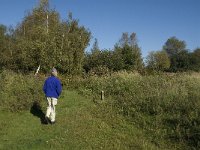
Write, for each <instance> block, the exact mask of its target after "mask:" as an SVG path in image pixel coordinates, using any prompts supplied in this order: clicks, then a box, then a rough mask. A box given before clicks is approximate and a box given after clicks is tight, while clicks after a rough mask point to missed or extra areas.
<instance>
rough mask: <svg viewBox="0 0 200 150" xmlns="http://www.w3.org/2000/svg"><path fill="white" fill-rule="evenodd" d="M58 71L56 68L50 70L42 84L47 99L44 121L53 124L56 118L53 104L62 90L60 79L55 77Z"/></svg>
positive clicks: (55, 103)
mask: <svg viewBox="0 0 200 150" xmlns="http://www.w3.org/2000/svg"><path fill="white" fill-rule="evenodd" d="M57 75H58V72H57V70H56V68H53V69H52V70H51V76H50V77H48V78H47V79H46V80H45V82H44V86H43V91H44V93H45V96H46V99H47V104H48V106H47V111H46V116H45V118H46V121H47V123H51V124H54V123H55V118H56V110H55V106H56V105H57V102H58V98H59V96H60V94H61V92H62V85H61V81H60V80H59V79H58V78H57Z"/></svg>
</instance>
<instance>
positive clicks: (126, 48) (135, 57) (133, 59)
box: [115, 33, 143, 70]
mask: <svg viewBox="0 0 200 150" xmlns="http://www.w3.org/2000/svg"><path fill="white" fill-rule="evenodd" d="M116 50H117V51H116ZM115 51H116V52H117V53H118V54H119V55H121V56H122V59H123V62H124V68H123V69H126V70H141V69H142V68H143V60H142V57H141V50H140V48H139V46H138V44H137V38H136V33H132V34H131V35H130V36H129V34H128V33H123V34H122V37H121V39H120V40H119V43H118V44H116V46H115Z"/></svg>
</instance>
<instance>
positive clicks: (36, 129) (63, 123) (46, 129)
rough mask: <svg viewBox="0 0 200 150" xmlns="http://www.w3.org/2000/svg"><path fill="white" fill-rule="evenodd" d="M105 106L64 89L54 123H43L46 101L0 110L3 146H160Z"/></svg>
mask: <svg viewBox="0 0 200 150" xmlns="http://www.w3.org/2000/svg"><path fill="white" fill-rule="evenodd" d="M44 101H45V100H44ZM102 105H104V104H103V103H99V104H95V103H94V102H93V101H92V100H91V99H86V98H84V97H82V96H81V95H78V94H77V92H75V91H64V92H63V94H62V97H61V99H59V102H58V105H57V107H56V109H57V110H56V111H57V116H56V117H57V123H56V124H54V125H45V124H43V122H42V117H44V113H45V109H46V108H45V103H43V106H42V109H41V110H39V109H38V110H37V109H36V108H34V107H32V108H30V111H22V112H20V113H11V112H7V111H0V118H1V120H0V135H1V136H0V149H2V150H6V149H9V150H11V149H17V150H19V149H24V150H27V149H39V150H42V149H120V150H121V149H137V150H139V149H148V150H150V149H152V150H154V149H160V148H158V147H156V145H154V144H153V143H151V142H150V140H149V139H148V137H147V136H146V135H145V134H144V133H143V132H142V131H140V130H138V129H137V128H135V127H134V126H133V125H131V124H130V123H128V122H127V121H126V120H124V118H123V117H122V116H120V115H117V114H116V113H114V112H112V110H110V109H106V107H102ZM103 109H104V110H103Z"/></svg>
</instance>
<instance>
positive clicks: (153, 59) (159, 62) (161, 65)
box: [147, 51, 170, 71]
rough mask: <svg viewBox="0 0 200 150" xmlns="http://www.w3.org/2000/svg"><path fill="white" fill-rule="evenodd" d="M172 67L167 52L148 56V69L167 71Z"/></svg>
mask: <svg viewBox="0 0 200 150" xmlns="http://www.w3.org/2000/svg"><path fill="white" fill-rule="evenodd" d="M169 67H170V59H169V57H168V55H167V53H166V52H165V51H157V52H150V53H149V55H148V56H147V68H148V69H152V70H156V71H165V70H167V69H169Z"/></svg>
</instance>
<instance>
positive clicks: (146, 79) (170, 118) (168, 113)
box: [74, 72, 200, 149]
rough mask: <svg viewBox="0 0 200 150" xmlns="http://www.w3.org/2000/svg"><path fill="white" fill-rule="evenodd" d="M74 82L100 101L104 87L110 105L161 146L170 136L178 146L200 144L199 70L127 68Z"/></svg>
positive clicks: (172, 141)
mask: <svg viewBox="0 0 200 150" xmlns="http://www.w3.org/2000/svg"><path fill="white" fill-rule="evenodd" d="M74 85H76V88H77V89H79V91H80V92H81V93H82V94H84V95H86V96H92V97H93V99H94V101H96V102H97V103H98V102H99V101H100V93H101V91H102V90H103V91H104V93H105V95H106V103H107V105H109V106H110V107H112V108H113V109H115V110H117V112H118V113H119V114H122V115H123V116H125V117H126V118H127V119H128V120H130V121H131V122H132V124H133V125H134V126H137V127H138V128H140V129H143V131H144V132H146V134H148V135H150V136H151V138H152V142H153V143H156V144H157V145H158V146H162V141H163V140H166V141H170V142H171V143H174V148H176V146H177V148H178V147H179V146H178V145H179V144H180V145H182V146H183V147H182V149H187V147H190V148H200V143H199V140H200V136H199V134H198V133H199V132H200V119H199V114H200V101H199V99H200V93H199V91H200V76H199V74H196V75H194V74H193V75H190V74H176V75H175V74H174V75H165V74H163V75H156V76H155V75H154V76H141V75H139V74H135V73H131V74H130V73H126V72H124V73H117V74H114V75H112V76H106V77H101V78H99V77H94V76H93V77H90V78H87V79H84V80H79V82H78V83H76V84H74ZM166 141H165V142H166Z"/></svg>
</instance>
